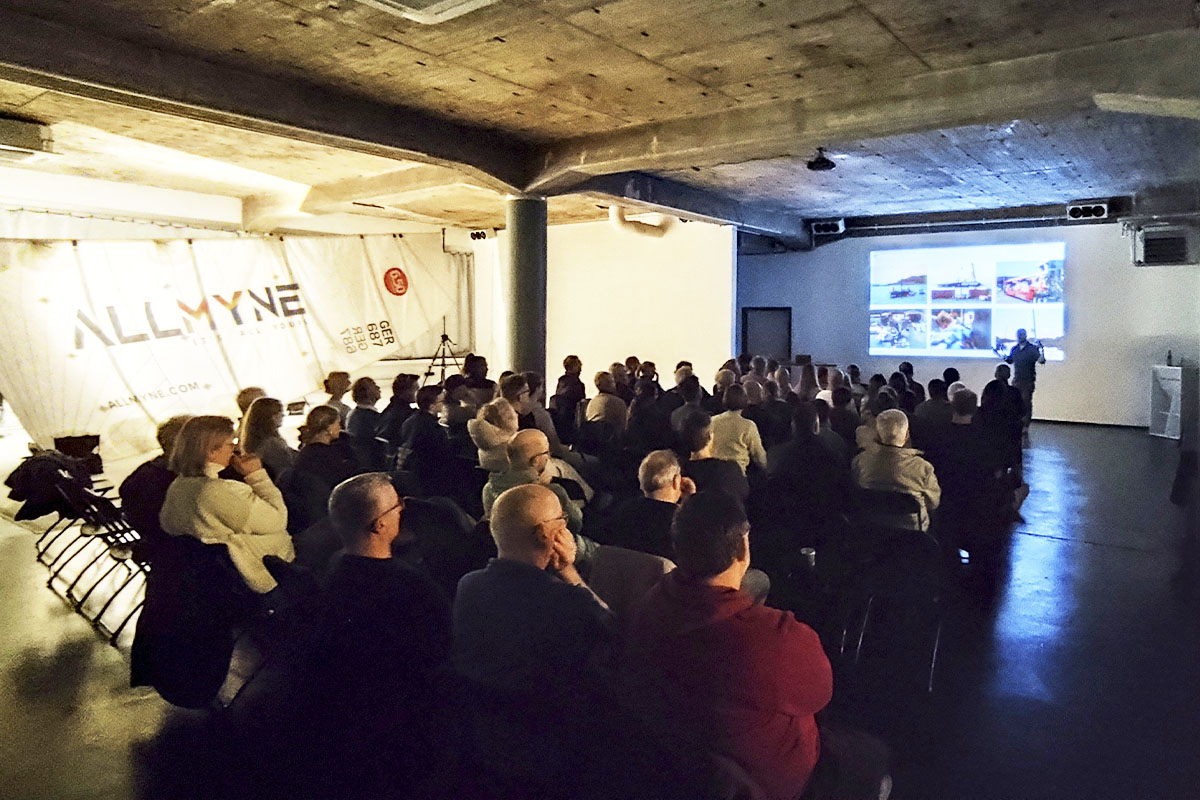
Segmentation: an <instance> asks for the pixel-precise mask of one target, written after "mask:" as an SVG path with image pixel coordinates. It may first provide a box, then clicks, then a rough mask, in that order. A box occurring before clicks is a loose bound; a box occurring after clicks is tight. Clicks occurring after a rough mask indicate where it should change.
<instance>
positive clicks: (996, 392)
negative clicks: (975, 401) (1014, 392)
mask: <svg viewBox="0 0 1200 800" xmlns="http://www.w3.org/2000/svg"><path fill="white" fill-rule="evenodd" d="M1007 394H1008V386H1007V385H1006V384H1005V383H1004V381H1001V380H997V379H995V378H993V379H992V380H990V381H988V382H987V383H986V384H985V385H984V387H983V394H981V395H980V396H979V405H980V407H981V408H985V409H987V410H988V412H989V413H990V412H993V411H996V410H997V409H999V408H1000V406H1001V405H1003V404H1004V400H1005V396H1006V395H1007Z"/></svg>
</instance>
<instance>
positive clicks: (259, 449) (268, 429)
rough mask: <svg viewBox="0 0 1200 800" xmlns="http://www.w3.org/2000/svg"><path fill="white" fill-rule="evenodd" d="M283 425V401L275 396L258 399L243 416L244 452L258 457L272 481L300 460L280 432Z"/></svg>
mask: <svg viewBox="0 0 1200 800" xmlns="http://www.w3.org/2000/svg"><path fill="white" fill-rule="evenodd" d="M282 424H283V403H281V402H279V401H278V400H276V399H275V398H274V397H260V398H258V399H257V400H255V401H254V402H253V403H251V404H250V410H249V411H247V412H246V416H245V417H243V418H242V430H241V451H242V452H243V453H246V454H248V455H252V456H256V457H258V459H259V460H260V461H262V463H263V466H265V467H266V468H267V473H268V474H269V475H270V476H271V478H272V480H279V476H280V475H282V474H283V473H284V470H287V469H288V468H290V467H291V466H292V464H294V463H295V462H296V451H295V450H294V449H293V448H291V447H288V444H287V442H285V441H284V440H283V437H282V436H280V435H279V426H280V425H282Z"/></svg>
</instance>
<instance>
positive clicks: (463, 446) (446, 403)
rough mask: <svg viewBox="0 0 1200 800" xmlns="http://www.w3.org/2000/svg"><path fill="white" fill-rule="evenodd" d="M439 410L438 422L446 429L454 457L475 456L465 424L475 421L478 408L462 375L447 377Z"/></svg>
mask: <svg viewBox="0 0 1200 800" xmlns="http://www.w3.org/2000/svg"><path fill="white" fill-rule="evenodd" d="M441 406H442V407H441V410H440V411H439V412H438V422H439V423H440V424H441V426H442V427H443V428H445V429H446V436H447V438H449V440H450V446H451V448H452V449H453V450H454V452H455V454H456V455H465V454H468V453H469V454H470V455H471V456H472V457H474V455H475V446H474V444H472V442H471V435H470V434H469V433H467V423H468V422H470V421H471V420H473V419H475V415H476V414H478V413H479V408H478V407H477V406H476V405H475V401H474V399H473V398H472V396H471V390H470V389H468V388H467V379H466V378H464V377H463V376H462V375H447V376H446V382H445V384H444V385H443V386H442V398H441Z"/></svg>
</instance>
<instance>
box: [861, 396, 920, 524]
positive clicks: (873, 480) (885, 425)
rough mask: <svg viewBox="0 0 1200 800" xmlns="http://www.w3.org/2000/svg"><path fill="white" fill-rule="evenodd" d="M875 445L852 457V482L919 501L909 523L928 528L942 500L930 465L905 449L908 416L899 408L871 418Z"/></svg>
mask: <svg viewBox="0 0 1200 800" xmlns="http://www.w3.org/2000/svg"><path fill="white" fill-rule="evenodd" d="M875 435H876V437H877V438H878V440H879V441H878V444H877V445H876V446H875V447H871V448H868V449H866V450H864V451H863V452H861V453H859V454H858V455H857V456H855V458H854V461H853V462H852V463H851V465H850V474H851V477H852V478H853V479H854V482H855V483H856V484H858V485H859V486H861V487H862V488H864V489H884V490H888V491H893V492H905V493H907V494H911V495H913V496H915V497H916V498H917V499H918V500H919V501H920V502H921V513H920V514H919V515H916V516H917V519H914V520H912V522H913V527H914V528H919V529H920V530H928V529H929V517H930V514H931V513H932V512H933V510H934V509H935V508H937V506H938V503H939V502H940V501H941V498H942V490H941V487H940V486H939V485H938V480H937V476H936V475H934V472H933V465H932V464H930V463H929V462H928V461H926V460H925V459H924V458H923V457H922V453H921V451H920V450H914V449H913V448H911V447H905V446H904V443H905V441H906V440H907V439H908V417H907V416H906V415H905V413H904V412H903V411H900V410H899V409H895V408H892V409H888V410H886V411H881V412H880V413H879V416H877V417H876V418H875Z"/></svg>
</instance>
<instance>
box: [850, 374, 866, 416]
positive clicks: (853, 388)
mask: <svg viewBox="0 0 1200 800" xmlns="http://www.w3.org/2000/svg"><path fill="white" fill-rule="evenodd" d="M846 373H847V378H848V380H849V386H850V393H851V394H853V395H854V402H855V404H856V405H857V406H858V407H859V408H861V407H862V401H863V398H864V397H866V396H867V385H866V384H865V383H863V382H862V369H861V368H860V367H859V366H858V364H848V365H846Z"/></svg>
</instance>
